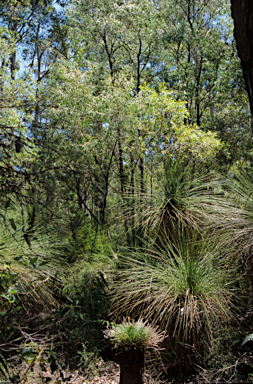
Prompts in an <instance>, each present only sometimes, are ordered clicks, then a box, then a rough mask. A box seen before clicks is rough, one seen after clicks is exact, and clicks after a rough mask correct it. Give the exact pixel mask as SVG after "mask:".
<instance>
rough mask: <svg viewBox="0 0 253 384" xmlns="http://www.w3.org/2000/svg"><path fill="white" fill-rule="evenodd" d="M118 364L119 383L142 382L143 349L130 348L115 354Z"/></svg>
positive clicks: (138, 383)
mask: <svg viewBox="0 0 253 384" xmlns="http://www.w3.org/2000/svg"><path fill="white" fill-rule="evenodd" d="M117 361H118V363H119V365H120V384H144V381H143V371H144V351H143V350H140V349H130V350H126V351H121V352H120V353H119V354H118V355H117Z"/></svg>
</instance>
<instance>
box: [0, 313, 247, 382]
mask: <svg viewBox="0 0 253 384" xmlns="http://www.w3.org/2000/svg"><path fill="white" fill-rule="evenodd" d="M26 324H27V323H26ZM43 324H44V323H43V322H42V323H41V325H40V326H38V328H37V331H36V332H38V334H41V335H42V333H43V332H42V329H43V328H41V327H42V325H43ZM252 324H253V311H252V310H248V311H247V312H246V313H243V314H242V315H241V317H239V316H238V318H237V321H235V322H233V323H232V324H230V325H227V326H221V325H220V324H217V330H215V331H214V336H215V339H214V348H213V351H212V352H205V353H204V354H203V355H202V356H200V360H199V361H198V362H196V361H195V362H194V363H193V362H192V366H190V365H189V361H190V359H186V360H188V363H187V366H188V367H187V369H188V373H186V372H185V367H186V365H185V364H184V362H183V361H182V362H181V363H178V364H177V368H175V366H174V367H172V368H171V369H167V371H166V370H165V369H163V368H162V364H157V366H159V368H157V369H156V370H155V369H154V368H153V366H151V368H149V369H148V368H147V369H146V371H145V373H144V382H145V384H165V383H168V384H183V383H188V384H190V383H191V384H197V383H201V384H202V383H203V384H209V383H210V384H213V383H253V341H250V342H248V343H247V344H245V345H244V346H241V343H242V340H243V339H244V337H245V336H246V335H248V334H249V333H251V332H252V330H253V329H252ZM27 328H28V327H26V333H25V332H23V334H24V335H28V332H29V331H31V330H32V328H33V327H31V329H29V330H28V329H27ZM29 328H30V327H29ZM19 329H20V328H19ZM46 330H47V331H48V329H46ZM49 330H50V328H49ZM59 332H60V330H59ZM53 333H55V332H53ZM60 333H61V336H63V337H65V338H66V340H68V342H69V347H67V345H66V341H64V340H63V339H62V337H61V338H60V339H61V340H62V341H61V342H60V343H59V344H58V345H57V344H56V349H55V352H56V354H57V359H56V360H55V362H56V365H57V366H56V365H55V366H54V369H53V373H52V366H53V365H52V366H51V367H50V359H49V352H48V351H49V349H47V350H46V351H47V352H42V354H41V355H40V357H39V358H38V359H37V360H36V361H35V360H34V361H31V362H30V363H29V362H28V363H25V362H24V360H23V362H22V363H21V360H19V355H16V357H15V356H13V358H10V359H7V360H8V364H9V367H10V368H11V372H12V375H15V374H17V375H18V376H19V379H18V381H16V383H22V384H45V383H50V384H60V383H64V382H65V383H69V384H119V380H120V369H119V365H117V364H116V363H115V362H113V361H111V360H110V359H111V358H110V357H109V358H108V360H106V359H105V360H104V359H103V358H102V357H101V356H100V355H99V354H96V353H94V352H93V351H88V350H85V351H84V352H82V353H83V355H82V364H80V360H79V362H77V363H75V364H73V363H72V359H73V358H75V356H79V355H80V352H76V351H75V352H74V350H75V342H77V339H74V338H73V339H72V338H70V333H69V332H68V330H67V328H66V324H65V323H64V326H63V324H61V332H60ZM33 335H34V333H33ZM36 335H37V333H36ZM43 335H44V336H43ZM43 335H42V336H43V337H42V338H41V339H40V345H41V346H42V348H41V350H43V349H44V348H45V347H43V346H45V345H46V341H47V340H48V341H50V334H49V333H47V334H46V332H45V333H43ZM51 335H52V333H51ZM33 337H35V336H33ZM36 337H38V336H36ZM30 339H31V335H30ZM30 339H29V340H30ZM38 340H39V339H38ZM24 341H25V340H23V342H24ZM79 342H80V340H79ZM66 348H67V349H66ZM69 348H70V349H69ZM72 348H74V350H73V351H72ZM37 355H38V354H37ZM67 356H68V357H67ZM169 363H170V361H169V359H168V358H167V360H166V358H165V359H164V366H165V367H168V366H169V365H170V364H169ZM61 364H62V365H61ZM190 364H191V363H190ZM60 366H61V369H60V370H59V367H60ZM69 366H72V368H69ZM189 368H190V369H189ZM5 382H6V381H1V378H0V383H5ZM12 382H13V381H12Z"/></svg>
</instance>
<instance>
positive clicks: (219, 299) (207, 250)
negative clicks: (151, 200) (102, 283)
mask: <svg viewBox="0 0 253 384" xmlns="http://www.w3.org/2000/svg"><path fill="white" fill-rule="evenodd" d="M233 281H234V277H233V274H232V272H231V271H230V272H228V271H227V270H226V266H225V261H224V259H223V257H222V255H221V253H220V252H219V250H218V247H216V248H214V247H212V246H211V244H210V243H209V242H208V241H206V240H204V239H200V238H198V236H197V235H195V236H192V234H190V235H189V234H187V233H185V232H181V237H180V238H178V239H175V241H174V244H173V243H171V242H170V241H169V240H168V241H167V243H166V244H164V245H163V247H162V249H161V250H157V248H156V249H155V248H154V249H150V250H149V251H146V254H145V255H141V254H138V253H134V254H132V255H131V256H130V257H125V258H124V269H123V270H121V271H120V272H119V277H118V280H117V281H116V283H115V287H114V291H113V295H114V299H115V300H114V308H115V311H116V313H118V314H122V313H123V314H124V315H129V316H132V317H134V316H143V318H144V319H145V320H147V321H149V322H152V323H153V324H159V325H160V326H162V327H163V329H166V330H167V332H168V334H169V337H170V338H177V339H179V340H180V341H181V342H186V343H190V344H193V343H194V342H195V341H196V340H198V339H199V336H200V334H201V333H204V334H205V335H206V337H207V339H208V340H209V341H211V340H212V324H213V323H214V322H215V321H218V320H220V319H222V320H228V319H229V317H230V316H231V312H230V309H231V306H232V302H231V299H232V297H233V294H234V291H233V287H232V285H233Z"/></svg>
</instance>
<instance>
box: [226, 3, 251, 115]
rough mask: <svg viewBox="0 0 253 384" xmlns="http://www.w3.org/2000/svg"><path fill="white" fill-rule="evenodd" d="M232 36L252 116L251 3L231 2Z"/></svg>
mask: <svg viewBox="0 0 253 384" xmlns="http://www.w3.org/2000/svg"><path fill="white" fill-rule="evenodd" d="M231 10H232V17H233V19H234V24H235V28H234V36H235V40H236V44H237V50H238V55H239V57H240V59H241V65H242V70H243V77H244V80H245V86H246V91H247V93H248V96H249V102H250V109H251V114H252V115H253V1H252V0H231Z"/></svg>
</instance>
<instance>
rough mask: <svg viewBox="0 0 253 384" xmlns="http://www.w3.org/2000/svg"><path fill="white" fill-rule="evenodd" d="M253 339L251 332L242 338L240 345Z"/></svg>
mask: <svg viewBox="0 0 253 384" xmlns="http://www.w3.org/2000/svg"><path fill="white" fill-rule="evenodd" d="M252 340H253V333H251V334H250V335H248V336H246V337H245V339H244V340H243V342H242V344H241V346H243V345H244V344H246V343H247V342H248V341H252Z"/></svg>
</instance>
